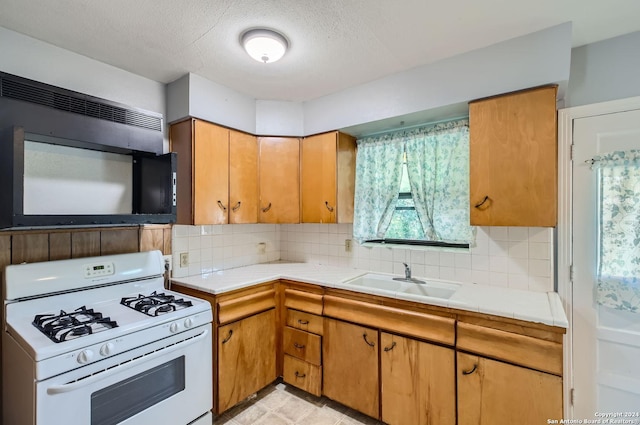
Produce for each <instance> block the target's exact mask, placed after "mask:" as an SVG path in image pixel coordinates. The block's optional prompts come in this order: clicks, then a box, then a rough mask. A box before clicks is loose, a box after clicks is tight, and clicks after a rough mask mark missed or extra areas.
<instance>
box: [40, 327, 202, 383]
mask: <svg viewBox="0 0 640 425" xmlns="http://www.w3.org/2000/svg"><path fill="white" fill-rule="evenodd" d="M208 333H209V330H208V329H205V330H204V331H202V333H200V334H198V335H196V336H194V337H191V338H189V339H187V340H185V341H182V342H179V343H177V344H175V345H171V346H169V347H167V348H165V349H161V350H158V351H154V352H153V353H150V354H147V355H146V356H142V357H138V358H137V359H135V360H131V361H129V362H126V363H123V364H120V365H119V366H115V367H111V368H109V369H105V370H103V371H100V372H97V373H96V374H94V375H91V376H90V377H88V378H85V379H82V380H80V381H75V382H71V383H69V384H63V385H53V386H51V387H49V388H47V394H51V395H54V394H62V393H68V392H70V391H74V390H77V389H78V388H82V387H86V386H89V385H91V384H93V383H94V382H97V381H100V380H102V379H104V378H106V377H107V376H105V375H103V374H102V372H105V371H106V370H108V371H109V372H121V371H123V370H127V369H131V368H132V367H136V366H137V365H139V364H140V363H142V362H146V361H149V360H153V359H155V358H156V357H160V356H164V355H165V354H167V353H171V352H172V351H176V350H179V349H181V348H183V347H187V346H189V345H192V344H195V343H196V342H199V341H201V340H203V339H204V338H206V337H207V334H208Z"/></svg>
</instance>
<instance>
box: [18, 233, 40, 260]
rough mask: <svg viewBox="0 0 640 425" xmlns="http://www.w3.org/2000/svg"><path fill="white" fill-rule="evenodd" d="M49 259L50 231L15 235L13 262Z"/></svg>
mask: <svg viewBox="0 0 640 425" xmlns="http://www.w3.org/2000/svg"><path fill="white" fill-rule="evenodd" d="M48 260H49V234H48V233H27V234H21V235H13V238H12V241H11V264H21V263H37V262H40V261H48Z"/></svg>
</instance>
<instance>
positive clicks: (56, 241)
mask: <svg viewBox="0 0 640 425" xmlns="http://www.w3.org/2000/svg"><path fill="white" fill-rule="evenodd" d="M69 258H71V233H70V232H60V233H51V234H49V260H66V259H69Z"/></svg>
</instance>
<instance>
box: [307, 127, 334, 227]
mask: <svg viewBox="0 0 640 425" xmlns="http://www.w3.org/2000/svg"><path fill="white" fill-rule="evenodd" d="M336 140H337V139H336V133H335V132H332V133H325V134H319V135H317V136H311V137H306V138H304V139H303V140H302V162H301V173H302V177H301V186H302V188H301V192H302V222H303V223H335V222H336V208H337V205H336V143H337V141H336Z"/></svg>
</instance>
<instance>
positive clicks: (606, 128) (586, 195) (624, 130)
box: [558, 98, 640, 421]
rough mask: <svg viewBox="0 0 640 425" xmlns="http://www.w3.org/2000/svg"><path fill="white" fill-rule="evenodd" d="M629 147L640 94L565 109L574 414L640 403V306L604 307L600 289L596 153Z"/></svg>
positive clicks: (569, 410)
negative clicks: (598, 294) (598, 293)
mask: <svg viewBox="0 0 640 425" xmlns="http://www.w3.org/2000/svg"><path fill="white" fill-rule="evenodd" d="M629 149H640V98H633V99H625V100H621V101H614V102H606V103H602V104H595V105H587V106H584V107H577V108H568V109H565V110H561V111H559V173H560V175H559V181H560V182H561V183H560V188H559V189H560V190H559V197H560V199H559V201H560V208H559V222H558V292H559V293H560V296H561V297H562V299H563V302H564V305H565V310H566V312H567V316H568V319H569V327H570V328H569V332H568V333H567V340H566V343H565V347H566V349H565V351H566V353H565V370H566V373H565V417H566V418H573V419H598V418H602V416H598V415H602V414H604V413H619V412H620V413H622V414H624V412H634V411H636V412H637V411H638V410H640V409H639V406H640V360H639V359H640V314H639V313H630V312H625V311H619V310H614V309H610V308H607V307H602V306H600V305H598V304H596V303H595V302H594V297H593V294H594V284H595V278H596V259H597V257H596V255H597V243H596V241H597V238H598V235H597V231H598V226H597V214H596V211H597V204H596V203H597V201H598V199H597V172H596V171H594V170H592V169H591V165H590V163H589V162H588V161H589V160H590V159H591V158H593V157H594V156H596V155H600V154H603V153H608V152H612V151H619V150H629ZM627 419H631V420H635V421H639V419H640V418H637V417H634V418H627Z"/></svg>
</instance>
